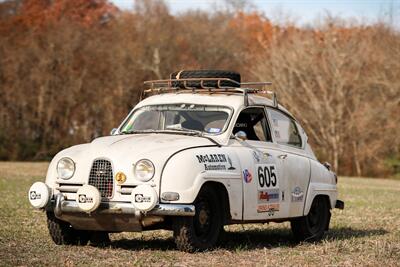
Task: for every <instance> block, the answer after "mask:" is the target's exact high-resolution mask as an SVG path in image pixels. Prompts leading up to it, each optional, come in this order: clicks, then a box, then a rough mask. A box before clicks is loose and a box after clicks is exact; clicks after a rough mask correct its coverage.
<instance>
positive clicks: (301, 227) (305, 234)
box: [290, 197, 331, 242]
mask: <svg viewBox="0 0 400 267" xmlns="http://www.w3.org/2000/svg"><path fill="white" fill-rule="evenodd" d="M330 215H331V214H330V210H329V203H328V202H327V200H326V199H325V198H323V197H316V198H315V199H314V201H313V203H312V204H311V208H310V212H309V213H308V214H307V216H303V217H299V218H296V219H294V220H292V221H291V223H290V224H291V227H292V232H293V235H294V238H295V239H296V241H299V242H300V241H308V242H316V241H320V240H321V239H322V238H323V236H324V233H325V230H328V228H329V221H330V217H331V216H330Z"/></svg>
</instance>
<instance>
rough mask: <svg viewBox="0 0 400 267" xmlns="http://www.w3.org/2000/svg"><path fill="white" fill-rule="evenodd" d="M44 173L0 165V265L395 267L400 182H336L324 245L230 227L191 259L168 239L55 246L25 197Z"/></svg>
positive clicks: (121, 238)
mask: <svg viewBox="0 0 400 267" xmlns="http://www.w3.org/2000/svg"><path fill="white" fill-rule="evenodd" d="M47 166H48V163H0V193H1V196H2V201H1V202H0V225H1V228H0V265H26V266H35V265H39V266H41V265H66V266H78V265H79V266H80V265H91V266H104V265H112V266H118V265H121V266H122V265H146V266H147V265H179V266H190V265H200V266H209V265H215V266H226V265H238V266H240V265H269V266H270V265H341V266H354V265H362V266H365V265H368V266H376V265H383V266H399V265H400V201H399V193H400V181H394V180H383V179H365V178H342V179H340V198H341V199H343V200H345V202H346V209H345V210H344V211H338V210H334V211H333V215H332V221H331V230H330V231H329V232H328V234H327V236H326V238H325V239H324V240H323V241H322V242H321V243H317V244H308V243H304V244H295V243H294V242H293V241H292V239H291V233H290V230H289V225H288V223H284V224H270V225H261V224H260V225H257V224H251V225H244V226H241V225H234V226H229V227H226V230H227V234H226V238H225V242H224V243H223V244H221V245H220V247H219V248H217V249H215V250H213V251H210V252H203V253H195V254H188V253H183V252H180V251H177V250H176V249H175V246H174V243H173V240H172V236H171V233H170V232H168V231H151V232H145V233H122V234H112V235H111V239H112V243H111V245H110V246H109V247H106V248H99V247H92V246H85V247H74V246H56V245H55V244H53V242H52V241H51V240H50V237H49V235H48V233H47V229H46V223H45V215H44V214H43V213H42V212H38V211H34V210H33V209H32V208H31V207H30V205H29V203H28V200H27V196H26V195H27V190H28V189H29V186H30V185H31V183H32V182H34V181H36V180H43V179H44V178H43V177H44V176H45V174H46V168H47Z"/></svg>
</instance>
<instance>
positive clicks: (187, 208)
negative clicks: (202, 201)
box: [46, 193, 195, 217]
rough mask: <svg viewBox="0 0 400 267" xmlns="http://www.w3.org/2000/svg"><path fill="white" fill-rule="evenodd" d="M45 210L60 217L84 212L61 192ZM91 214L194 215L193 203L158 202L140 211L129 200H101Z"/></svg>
mask: <svg viewBox="0 0 400 267" xmlns="http://www.w3.org/2000/svg"><path fill="white" fill-rule="evenodd" d="M46 210H47V211H54V214H55V215H56V216H57V217H61V216H62V215H63V214H64V213H84V211H83V210H81V209H80V208H79V206H78V203H77V202H76V201H75V200H65V198H64V196H63V194H61V193H59V194H57V195H55V199H54V200H51V201H50V202H49V205H47V207H46ZM91 214H98V215H100V214H127V215H135V217H142V216H146V215H156V216H194V214H195V208H194V205H184V204H158V205H156V206H155V207H154V208H153V209H152V210H150V211H147V212H141V211H139V210H137V209H135V207H134V206H133V205H132V204H131V203H130V202H101V203H100V206H99V207H98V208H97V209H96V210H95V211H94V212H92V213H91Z"/></svg>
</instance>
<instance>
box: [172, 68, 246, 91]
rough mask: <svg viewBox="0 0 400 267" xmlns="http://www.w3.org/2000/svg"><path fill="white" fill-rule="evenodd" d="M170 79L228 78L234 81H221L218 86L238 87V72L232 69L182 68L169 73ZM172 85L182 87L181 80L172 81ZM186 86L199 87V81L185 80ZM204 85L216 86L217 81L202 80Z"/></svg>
mask: <svg viewBox="0 0 400 267" xmlns="http://www.w3.org/2000/svg"><path fill="white" fill-rule="evenodd" d="M170 78H171V79H186V78H228V79H231V80H233V81H235V82H231V81H221V83H220V86H225V87H240V85H239V84H237V83H240V74H239V73H237V72H234V71H226V70H182V71H176V72H174V73H171V75H170ZM172 85H173V86H174V87H180V88H184V84H183V82H173V83H172ZM186 86H188V87H194V88H201V86H200V82H198V81H192V82H187V84H186ZM203 86H204V87H217V86H218V83H217V81H204V84H203Z"/></svg>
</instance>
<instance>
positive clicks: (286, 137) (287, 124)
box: [268, 109, 302, 148]
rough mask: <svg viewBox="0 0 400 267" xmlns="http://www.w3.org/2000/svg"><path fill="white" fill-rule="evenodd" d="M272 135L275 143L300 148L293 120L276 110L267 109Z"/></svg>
mask: <svg viewBox="0 0 400 267" xmlns="http://www.w3.org/2000/svg"><path fill="white" fill-rule="evenodd" d="M268 113H269V116H270V118H271V123H272V125H271V128H272V133H273V135H274V137H275V140H276V142H277V143H279V144H282V145H290V146H295V147H299V148H301V147H302V142H301V137H300V134H299V131H298V129H297V126H296V123H295V122H294V120H292V119H291V118H289V117H288V116H286V115H285V114H283V113H282V112H279V111H277V110H273V109H268Z"/></svg>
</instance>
